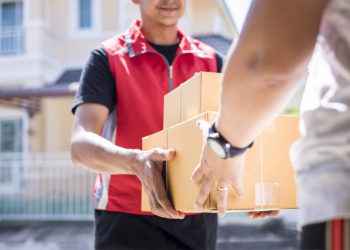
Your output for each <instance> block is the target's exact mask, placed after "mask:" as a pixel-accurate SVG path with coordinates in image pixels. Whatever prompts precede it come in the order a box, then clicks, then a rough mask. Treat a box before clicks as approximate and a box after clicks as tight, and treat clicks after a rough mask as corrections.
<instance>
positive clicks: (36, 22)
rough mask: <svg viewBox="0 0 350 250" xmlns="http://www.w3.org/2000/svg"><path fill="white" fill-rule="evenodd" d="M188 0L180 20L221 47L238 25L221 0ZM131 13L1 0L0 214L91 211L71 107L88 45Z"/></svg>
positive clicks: (134, 12) (120, 27) (79, 4)
mask: <svg viewBox="0 0 350 250" xmlns="http://www.w3.org/2000/svg"><path fill="white" fill-rule="evenodd" d="M187 5H188V6H187V10H186V13H185V15H184V16H183V18H182V19H181V21H180V26H181V27H182V28H183V29H184V31H185V32H186V33H187V34H189V35H191V36H194V37H196V38H198V39H199V40H201V41H203V42H205V43H207V44H209V45H211V46H212V47H214V48H215V49H217V50H219V51H220V52H221V53H223V54H226V52H227V50H228V48H229V46H230V44H231V42H232V40H233V39H235V38H237V36H238V33H237V30H236V27H235V24H234V22H233V19H232V17H231V15H230V12H229V10H228V9H227V6H226V4H225V1H224V0H188V3H187ZM135 18H140V13H139V9H138V6H136V5H134V4H133V3H132V1H131V0H22V1H21V0H12V1H11V0H0V219H1V217H2V218H3V219H18V218H21V219H26V218H32V219H33V218H34V219H40V218H41V219H45V218H50V219H72V218H78V219H79V218H80V219H84V218H91V217H89V216H91V213H92V210H91V209H92V200H89V199H91V198H92V195H90V194H91V192H92V189H93V182H94V174H92V173H90V172H88V171H87V170H84V169H80V168H77V167H75V166H74V165H73V164H72V163H71V161H70V155H69V152H68V151H69V150H70V136H71V128H72V122H73V115H72V114H71V112H70V107H71V105H72V103H73V99H74V95H75V91H76V90H77V88H78V84H77V82H78V81H79V78H80V74H81V71H82V68H83V67H84V64H85V62H86V60H87V59H88V57H89V53H90V51H91V50H92V49H93V48H94V47H96V46H97V45H98V44H99V43H100V42H102V41H104V40H105V39H107V38H109V37H112V36H114V35H116V34H119V33H121V32H123V31H125V30H126V29H127V27H128V26H129V24H130V23H131V21H132V20H133V19H135ZM53 152H55V153H53ZM89 197H90V198H89ZM74 215H80V217H79V216H78V217H77V216H74Z"/></svg>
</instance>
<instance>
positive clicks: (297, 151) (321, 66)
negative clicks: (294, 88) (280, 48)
mask: <svg viewBox="0 0 350 250" xmlns="http://www.w3.org/2000/svg"><path fill="white" fill-rule="evenodd" d="M319 52H321V53H319ZM309 71H310V75H309V79H308V82H307V85H306V88H305V92H304V96H303V100H302V104H301V110H300V111H301V119H300V132H301V134H302V138H301V139H300V140H298V141H297V142H296V143H294V145H293V146H292V148H291V161H292V163H293V166H294V167H295V169H296V170H297V175H296V181H297V184H298V203H299V207H300V220H299V227H302V226H305V225H309V224H314V223H318V222H324V221H327V220H331V219H335V218H350V0H330V1H329V3H328V5H327V7H326V9H325V12H324V15H323V18H322V24H321V29H320V33H319V36H318V41H317V45H316V49H315V53H314V56H313V58H312V60H311V63H310V66H309Z"/></svg>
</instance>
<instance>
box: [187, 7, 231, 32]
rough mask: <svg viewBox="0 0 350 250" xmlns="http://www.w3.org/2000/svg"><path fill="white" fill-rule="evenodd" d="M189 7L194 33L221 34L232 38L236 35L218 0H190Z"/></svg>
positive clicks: (189, 17) (189, 16)
mask: <svg viewBox="0 0 350 250" xmlns="http://www.w3.org/2000/svg"><path fill="white" fill-rule="evenodd" d="M187 9H188V12H189V13H188V19H189V22H190V26H191V28H192V33H193V34H192V35H194V36H196V35H208V34H221V35H223V36H226V37H231V38H234V37H235V36H236V34H235V33H234V32H233V30H232V28H231V27H230V22H229V20H227V18H226V17H225V14H224V12H223V11H222V9H221V7H220V4H219V3H218V1H214V0H189V1H188V2H187Z"/></svg>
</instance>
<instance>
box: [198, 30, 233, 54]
mask: <svg viewBox="0 0 350 250" xmlns="http://www.w3.org/2000/svg"><path fill="white" fill-rule="evenodd" d="M193 38H195V39H197V40H199V41H201V42H203V43H205V44H207V45H209V46H211V47H212V48H214V49H215V50H217V51H219V52H220V53H221V54H223V55H226V54H227V51H228V49H229V48H230V46H231V44H232V39H229V38H226V37H223V36H221V35H206V36H196V37H193Z"/></svg>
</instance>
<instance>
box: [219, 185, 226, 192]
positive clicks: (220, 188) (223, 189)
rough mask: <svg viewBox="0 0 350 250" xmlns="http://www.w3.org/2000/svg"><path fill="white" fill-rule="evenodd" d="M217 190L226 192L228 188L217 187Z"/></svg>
mask: <svg viewBox="0 0 350 250" xmlns="http://www.w3.org/2000/svg"><path fill="white" fill-rule="evenodd" d="M218 190H220V191H226V190H228V187H219V186H218Z"/></svg>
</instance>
